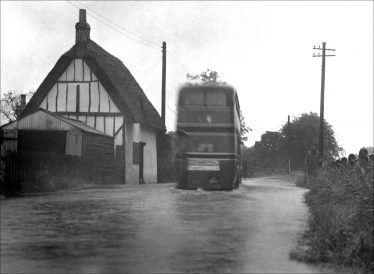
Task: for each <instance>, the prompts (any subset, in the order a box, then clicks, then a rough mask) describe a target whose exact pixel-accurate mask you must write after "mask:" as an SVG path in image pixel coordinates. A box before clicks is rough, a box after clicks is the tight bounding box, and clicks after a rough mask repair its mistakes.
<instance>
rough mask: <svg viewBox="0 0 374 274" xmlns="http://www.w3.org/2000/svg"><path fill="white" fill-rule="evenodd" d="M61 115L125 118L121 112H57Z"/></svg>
mask: <svg viewBox="0 0 374 274" xmlns="http://www.w3.org/2000/svg"><path fill="white" fill-rule="evenodd" d="M56 113H57V114H59V115H79V116H85V115H87V116H123V113H121V112H76V111H56Z"/></svg>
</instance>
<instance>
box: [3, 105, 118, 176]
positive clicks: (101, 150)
mask: <svg viewBox="0 0 374 274" xmlns="http://www.w3.org/2000/svg"><path fill="white" fill-rule="evenodd" d="M1 130H2V132H3V138H4V140H3V145H2V147H1V156H2V157H4V156H5V153H6V151H7V150H11V151H16V152H17V153H18V154H22V153H25V152H26V153H27V152H33V153H54V154H58V155H73V156H78V157H80V158H81V159H82V160H83V161H85V162H87V163H89V164H90V166H91V167H92V168H94V169H95V171H97V173H101V174H110V173H111V172H112V171H113V161H114V149H113V148H114V138H113V137H112V136H109V135H107V134H105V133H103V132H101V131H98V130H96V129H94V128H91V127H89V126H87V125H86V124H84V123H82V122H81V121H79V120H73V119H69V118H66V117H64V116H61V115H58V114H56V113H52V112H49V111H47V110H44V109H38V110H36V111H34V112H32V113H30V114H28V115H25V116H23V117H22V118H21V119H19V120H17V121H14V122H11V123H9V124H6V125H4V126H2V127H1Z"/></svg>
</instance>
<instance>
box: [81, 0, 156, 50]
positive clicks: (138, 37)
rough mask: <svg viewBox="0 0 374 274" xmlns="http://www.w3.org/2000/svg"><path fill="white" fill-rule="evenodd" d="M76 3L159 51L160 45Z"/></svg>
mask: <svg viewBox="0 0 374 274" xmlns="http://www.w3.org/2000/svg"><path fill="white" fill-rule="evenodd" d="M76 2H78V3H79V4H81V5H82V6H83V7H85V8H87V9H88V10H90V11H92V12H93V13H95V14H96V15H98V16H99V17H101V18H103V19H104V20H106V21H108V22H110V23H111V24H113V25H114V26H116V27H118V28H120V29H121V30H123V31H125V32H127V33H129V34H130V35H133V36H134V37H136V38H137V39H139V40H142V41H144V42H146V43H148V44H149V45H150V46H153V47H154V48H156V49H159V45H158V44H156V43H154V42H151V41H149V40H147V39H145V38H143V37H140V36H138V35H137V34H135V33H133V32H131V31H129V30H127V29H125V28H123V27H122V26H120V25H118V24H116V23H114V22H113V21H111V20H110V19H108V18H106V17H105V16H102V15H101V14H99V13H98V12H96V11H95V10H93V9H91V8H90V7H88V6H87V5H85V4H83V3H81V2H80V1H78V0H76Z"/></svg>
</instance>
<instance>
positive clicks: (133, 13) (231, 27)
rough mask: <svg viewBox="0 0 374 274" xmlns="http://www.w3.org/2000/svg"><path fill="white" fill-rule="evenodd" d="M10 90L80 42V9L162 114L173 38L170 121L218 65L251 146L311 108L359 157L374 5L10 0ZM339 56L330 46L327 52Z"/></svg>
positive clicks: (368, 117)
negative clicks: (322, 49)
mask: <svg viewBox="0 0 374 274" xmlns="http://www.w3.org/2000/svg"><path fill="white" fill-rule="evenodd" d="M0 3H1V92H2V94H3V93H5V92H8V91H14V90H15V91H18V92H27V91H29V90H32V91H35V90H36V89H37V88H38V87H39V85H40V84H41V83H42V81H43V80H44V78H45V77H46V76H47V74H48V73H49V71H50V70H51V69H52V68H53V66H54V65H55V64H56V62H57V60H58V59H59V58H60V56H61V55H62V54H63V53H65V52H66V51H67V50H69V49H70V48H71V47H72V46H73V45H74V43H75V24H76V22H77V21H78V14H79V12H78V8H84V9H86V10H87V21H88V23H89V24H90V26H91V39H92V40H94V41H95V42H96V43H98V44H99V45H100V46H101V47H103V48H104V49H105V50H107V51H108V52H109V53H111V54H113V55H114V56H116V57H117V58H119V59H120V60H121V61H122V62H123V63H124V64H125V66H126V67H127V68H128V69H129V70H130V72H131V73H132V74H133V76H134V77H135V79H136V80H137V81H138V83H139V84H140V86H141V87H142V88H143V90H144V92H145V93H146V95H147V97H148V99H149V100H150V101H151V102H152V104H153V105H154V106H155V108H156V109H157V110H158V111H159V113H160V112H161V71H162V67H161V65H162V55H161V46H162V42H163V41H165V42H166V43H167V73H166V74H167V80H166V98H167V100H166V105H167V106H166V126H167V129H168V131H171V130H175V117H176V112H177V111H176V105H175V104H176V97H177V92H178V88H179V87H180V85H181V84H183V83H184V82H185V81H186V74H187V73H191V74H199V73H201V72H202V71H205V70H206V69H211V70H215V71H217V72H218V74H219V76H220V78H221V79H222V80H223V81H225V82H227V83H229V84H231V85H233V86H234V87H235V88H236V89H237V91H238V96H239V102H240V106H241V110H242V112H243V115H244V118H245V121H246V124H247V125H248V126H249V127H250V128H251V129H252V131H251V132H250V133H249V134H248V141H247V142H246V145H247V146H252V145H253V144H254V143H255V142H256V141H259V140H260V139H261V134H263V133H265V132H266V131H278V130H279V129H280V128H281V127H282V125H284V124H285V123H286V122H287V116H288V115H290V117H291V121H292V119H293V118H294V117H298V116H300V115H301V114H302V113H309V112H315V113H317V114H319V110H320V92H321V62H322V60H321V59H322V58H313V57H312V55H313V53H318V52H319V51H317V50H313V47H314V46H317V47H318V46H322V42H326V45H327V48H332V49H336V51H335V55H336V56H334V57H327V58H326V81H325V115H324V117H325V119H326V121H327V122H328V123H329V124H330V125H332V127H333V130H334V131H335V137H336V139H337V141H338V144H339V145H340V146H341V147H343V149H344V150H345V151H346V155H348V154H349V153H358V150H359V149H360V148H361V147H364V146H366V147H367V146H373V1H331V2H329V1H305V2H303V1H238V2H233V1H217V2H216V1H207V2H204V1H191V2H190V1H175V2H172V1H152V2H148V1H144V2H140V1H134V2H132V1H113V2H110V1H92V2H91V1H84V2H83V1H52V2H48V1H36V2H31V1H1V2H0ZM329 53H332V52H329Z"/></svg>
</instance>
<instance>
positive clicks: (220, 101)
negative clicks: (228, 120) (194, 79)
mask: <svg viewBox="0 0 374 274" xmlns="http://www.w3.org/2000/svg"><path fill="white" fill-rule="evenodd" d="M206 96H207V97H206V104H207V105H208V106H227V96H226V94H225V93H221V92H219V93H218V92H214V93H207V95H206Z"/></svg>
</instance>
